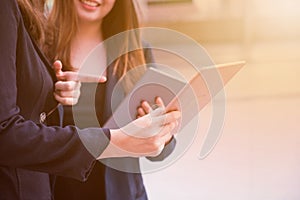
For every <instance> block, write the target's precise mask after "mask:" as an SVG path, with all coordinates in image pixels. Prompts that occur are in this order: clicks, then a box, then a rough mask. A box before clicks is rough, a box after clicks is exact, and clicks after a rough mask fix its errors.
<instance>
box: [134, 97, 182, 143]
mask: <svg viewBox="0 0 300 200" xmlns="http://www.w3.org/2000/svg"><path fill="white" fill-rule="evenodd" d="M159 107H162V108H165V103H164V102H163V100H162V98H160V97H156V98H155V104H154V105H152V106H151V105H150V104H149V103H148V101H142V102H141V106H140V107H138V108H137V118H140V117H142V116H144V115H147V114H149V113H150V112H152V111H153V110H155V109H157V108H159ZM177 126H178V122H177V121H176V122H175V127H177ZM169 136H170V137H169V138H168V139H167V140H166V143H165V145H167V144H168V143H169V142H170V141H171V139H172V138H173V135H172V134H170V135H169Z"/></svg>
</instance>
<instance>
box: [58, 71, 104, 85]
mask: <svg viewBox="0 0 300 200" xmlns="http://www.w3.org/2000/svg"><path fill="white" fill-rule="evenodd" d="M57 78H58V79H59V80H61V81H80V82H83V83H104V82H106V80H107V78H106V77H105V76H97V75H90V74H79V73H78V72H72V71H66V72H63V73H61V75H58V76H57Z"/></svg>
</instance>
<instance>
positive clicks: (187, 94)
mask: <svg viewBox="0 0 300 200" xmlns="http://www.w3.org/2000/svg"><path fill="white" fill-rule="evenodd" d="M244 65H245V61H239V62H234V63H226V64H221V65H215V66H207V67H203V68H201V69H198V72H197V73H196V74H195V75H194V76H193V77H192V78H191V79H189V80H185V79H184V78H183V77H182V76H181V75H180V74H178V73H177V74H176V73H167V72H165V71H162V70H160V69H156V68H151V67H150V68H148V70H147V71H146V72H145V74H144V75H143V77H142V78H141V79H140V80H139V81H138V83H137V84H136V85H135V87H134V88H133V89H132V90H131V92H129V93H128V94H127V95H126V97H125V98H124V100H123V101H122V102H121V103H120V104H119V105H118V106H117V107H116V109H115V110H114V112H113V115H112V116H111V118H110V119H109V120H108V121H107V122H106V123H105V125H104V127H106V128H119V127H123V126H124V125H126V124H128V123H129V122H131V121H133V120H134V119H136V115H137V108H138V107H139V106H140V103H141V102H142V101H148V102H149V103H150V104H153V103H154V99H155V97H158V96H159V97H161V98H162V99H163V101H164V103H165V105H166V108H167V111H170V110H175V109H176V110H181V112H182V113H183V114H184V115H183V116H182V121H181V128H183V127H184V126H185V125H186V124H187V123H188V122H189V121H190V120H191V119H192V118H193V117H194V116H195V115H197V114H198V113H199V112H200V111H201V109H203V108H204V107H205V105H207V104H208V103H209V102H210V100H211V99H212V98H213V97H214V96H215V95H216V94H217V93H218V92H219V91H220V90H222V89H223V88H224V86H225V85H226V83H227V82H228V81H229V80H230V79H231V78H232V77H233V76H234V75H235V74H236V73H237V72H238V71H240V69H241V68H242V67H243V66H244Z"/></svg>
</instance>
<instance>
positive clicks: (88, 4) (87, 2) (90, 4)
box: [79, 0, 101, 7]
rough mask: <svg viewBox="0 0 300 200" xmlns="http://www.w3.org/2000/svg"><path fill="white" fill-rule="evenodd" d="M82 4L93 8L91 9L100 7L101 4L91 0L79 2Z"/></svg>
mask: <svg viewBox="0 0 300 200" xmlns="http://www.w3.org/2000/svg"><path fill="white" fill-rule="evenodd" d="M79 1H80V2H81V3H83V4H85V5H87V6H91V7H98V6H100V5H101V4H100V3H98V2H96V1H90V0H79Z"/></svg>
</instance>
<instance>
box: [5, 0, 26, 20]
mask: <svg viewBox="0 0 300 200" xmlns="http://www.w3.org/2000/svg"><path fill="white" fill-rule="evenodd" d="M20 17H21V13H20V10H19V6H18V4H17V1H16V0H2V1H0V21H1V24H2V23H6V24H9V23H12V22H13V21H15V22H18V21H19V20H20Z"/></svg>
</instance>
